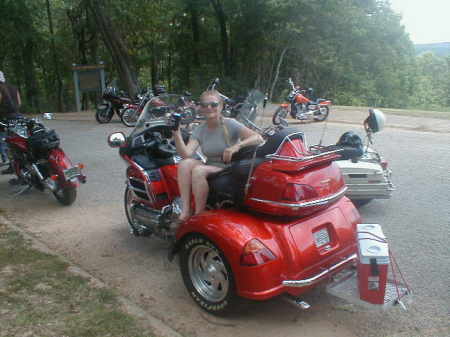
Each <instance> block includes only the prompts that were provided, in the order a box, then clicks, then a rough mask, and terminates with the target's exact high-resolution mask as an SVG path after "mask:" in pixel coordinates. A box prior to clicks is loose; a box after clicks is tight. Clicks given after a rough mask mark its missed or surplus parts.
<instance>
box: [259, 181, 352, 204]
mask: <svg viewBox="0 0 450 337" xmlns="http://www.w3.org/2000/svg"><path fill="white" fill-rule="evenodd" d="M347 189H348V188H347V186H345V187H344V188H342V189H341V190H340V191H339V192H337V193H335V194H333V195H330V196H328V197H325V198H322V199H317V200H311V201H303V202H298V203H287V202H279V201H273V200H266V199H259V198H250V200H253V201H257V202H262V203H265V204H272V205H277V206H284V207H290V208H303V207H312V206H320V205H325V204H327V203H329V202H332V201H333V200H335V199H338V198H340V197H342V196H343V195H344V194H345V192H347Z"/></svg>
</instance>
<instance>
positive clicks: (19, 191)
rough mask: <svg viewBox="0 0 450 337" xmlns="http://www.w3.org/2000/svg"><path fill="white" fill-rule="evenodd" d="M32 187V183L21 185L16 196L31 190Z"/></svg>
mask: <svg viewBox="0 0 450 337" xmlns="http://www.w3.org/2000/svg"><path fill="white" fill-rule="evenodd" d="M31 187H32V186H31V185H26V186H23V187H21V188H20V189H19V190H18V191H17V192H16V193H14V196H15V197H17V196H19V195H21V194H23V193H25V192H28V191H29V190H31Z"/></svg>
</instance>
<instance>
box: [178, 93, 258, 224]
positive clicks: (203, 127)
mask: <svg viewBox="0 0 450 337" xmlns="http://www.w3.org/2000/svg"><path fill="white" fill-rule="evenodd" d="M222 109H223V100H222V98H221V96H220V94H219V93H218V92H217V91H214V90H213V91H205V92H204V93H203V94H202V95H201V96H200V102H199V111H200V113H201V114H202V115H204V116H205V117H206V121H205V122H204V123H203V124H200V125H199V126H198V127H197V128H195V129H194V131H193V134H192V136H191V138H190V139H189V142H188V143H187V145H186V144H185V143H184V141H183V138H182V135H181V130H180V129H179V128H178V129H177V130H175V131H173V135H174V139H175V145H176V148H177V152H178V154H179V155H180V156H181V157H182V158H183V160H182V161H181V162H180V163H179V166H178V187H179V189H180V195H181V201H182V210H181V214H180V217H179V221H185V220H187V219H188V218H189V217H190V216H191V214H192V213H191V191H192V194H193V196H194V201H195V211H194V214H199V213H201V212H203V211H204V210H205V207H206V201H207V197H208V192H209V186H208V181H207V177H208V176H209V175H210V174H213V173H216V172H220V171H222V170H223V169H224V168H225V167H226V166H227V164H229V163H230V161H231V157H232V155H233V154H234V153H236V152H238V151H239V149H241V148H243V147H246V146H251V145H257V144H260V143H262V142H263V139H262V137H261V136H260V135H258V134H257V133H256V132H254V131H252V130H250V129H249V128H247V127H246V126H244V125H242V124H241V123H239V122H238V121H236V120H235V119H231V118H223V117H222ZM198 148H200V149H201V151H202V153H203V154H204V155H205V156H206V157H207V162H206V164H204V163H203V162H202V161H200V160H197V159H194V158H192V156H193V154H194V153H195V151H196V150H197V149H198Z"/></svg>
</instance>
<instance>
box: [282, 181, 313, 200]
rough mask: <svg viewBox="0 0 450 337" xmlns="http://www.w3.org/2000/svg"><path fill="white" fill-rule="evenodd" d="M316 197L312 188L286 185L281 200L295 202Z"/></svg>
mask: <svg viewBox="0 0 450 337" xmlns="http://www.w3.org/2000/svg"><path fill="white" fill-rule="evenodd" d="M318 196H319V195H318V194H317V191H316V190H315V189H314V188H313V187H312V186H309V185H303V184H288V185H287V186H286V189H285V190H284V193H283V200H286V201H293V202H296V201H301V200H308V199H314V198H317V197H318Z"/></svg>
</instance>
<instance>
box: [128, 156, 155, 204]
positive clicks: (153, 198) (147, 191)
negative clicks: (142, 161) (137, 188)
mask: <svg viewBox="0 0 450 337" xmlns="http://www.w3.org/2000/svg"><path fill="white" fill-rule="evenodd" d="M133 165H135V166H136V167H137V168H138V169H139V171H141V172H142V174H143V175H144V176H145V178H146V179H147V180H148V181H149V182H150V177H149V176H148V174H147V172H145V170H144V168H143V167H141V166H140V165H138V164H137V163H136V162H135V161H133ZM136 180H139V179H136ZM142 183H143V184H144V186H145V191H146V194H147V196H148V200H150V201H151V202H156V196H155V194H154V193H153V191H151V190H149V188H148V184H147V183H146V182H145V181H144V182H142Z"/></svg>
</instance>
